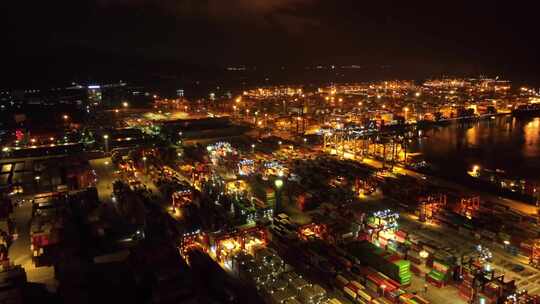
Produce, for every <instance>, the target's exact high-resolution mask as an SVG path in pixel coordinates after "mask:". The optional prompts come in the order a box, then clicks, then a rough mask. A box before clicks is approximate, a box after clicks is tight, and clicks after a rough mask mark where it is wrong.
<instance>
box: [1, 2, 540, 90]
mask: <svg viewBox="0 0 540 304" xmlns="http://www.w3.org/2000/svg"><path fill="white" fill-rule="evenodd" d="M0 10H1V11H2V13H1V21H0V22H1V23H7V24H4V25H2V28H3V34H2V36H3V37H2V40H3V41H4V43H2V46H3V48H4V50H6V49H7V52H5V53H7V55H4V56H3V61H5V62H4V63H3V64H2V70H3V71H2V73H1V74H2V80H3V83H4V84H8V85H10V84H16V83H21V82H25V81H35V80H39V79H40V78H50V77H58V78H61V77H63V74H65V75H69V76H70V77H71V76H73V75H77V76H80V77H84V74H85V73H98V74H99V73H101V74H103V73H107V72H111V73H112V72H114V73H119V74H122V72H123V71H126V70H127V69H128V68H131V67H134V66H139V67H141V70H139V71H145V69H147V70H149V72H154V71H151V70H153V69H156V70H158V69H159V68H161V67H168V68H170V67H177V68H179V69H181V68H185V67H186V66H189V67H193V66H198V67H208V66H228V65H257V66H278V65H292V64H294V65H314V64H337V65H344V64H360V65H362V64H381V65H396V66H407V68H411V67H414V68H416V69H422V70H425V71H426V72H429V71H437V72H440V71H449V72H452V71H457V70H460V69H462V70H463V71H472V72H475V73H476V72H483V71H485V72H486V73H501V74H502V75H503V76H508V77H509V78H519V79H520V80H527V79H530V80H531V81H537V80H538V79H537V78H540V77H538V76H537V75H536V72H535V70H537V69H538V68H539V67H540V64H539V61H538V59H537V57H538V55H537V54H539V51H540V47H539V43H538V41H539V39H540V38H539V35H538V33H537V30H538V28H539V26H538V25H537V20H536V19H537V18H536V15H537V12H536V10H535V9H534V7H533V6H531V4H527V3H526V2H524V1H523V2H520V1H489V2H488V1H460V0H456V1H403V0H401V1H363V0H228V1H227V0H89V1H84V0H71V1H64V0H55V1H30V0H17V1H2V4H0ZM404 74H406V71H404ZM406 76H407V75H404V77H406ZM4 86H5V85H4ZM0 87H1V86H0Z"/></svg>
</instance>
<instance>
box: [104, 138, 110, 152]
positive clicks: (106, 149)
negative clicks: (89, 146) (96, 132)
mask: <svg viewBox="0 0 540 304" xmlns="http://www.w3.org/2000/svg"><path fill="white" fill-rule="evenodd" d="M103 139H104V140H105V153H108V152H109V135H107V134H105V135H103Z"/></svg>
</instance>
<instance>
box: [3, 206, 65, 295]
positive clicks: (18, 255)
mask: <svg viewBox="0 0 540 304" xmlns="http://www.w3.org/2000/svg"><path fill="white" fill-rule="evenodd" d="M12 218H13V220H14V222H15V225H16V227H17V230H18V238H17V240H15V241H14V242H13V243H12V244H11V246H10V247H9V251H8V254H9V258H10V260H11V263H13V264H14V265H21V266H22V267H23V268H24V270H25V271H26V278H27V280H28V282H31V283H40V284H44V285H45V286H46V288H47V290H49V291H50V292H54V291H55V290H56V288H57V287H58V283H57V282H56V280H55V279H54V267H35V266H34V263H33V262H32V252H31V251H30V219H31V218H32V204H31V202H29V201H26V202H25V203H24V204H23V205H22V206H20V207H16V208H14V210H13V213H12Z"/></svg>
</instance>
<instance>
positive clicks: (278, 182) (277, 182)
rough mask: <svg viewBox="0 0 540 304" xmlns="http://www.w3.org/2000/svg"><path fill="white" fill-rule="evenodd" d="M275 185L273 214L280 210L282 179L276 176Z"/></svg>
mask: <svg viewBox="0 0 540 304" xmlns="http://www.w3.org/2000/svg"><path fill="white" fill-rule="evenodd" d="M274 185H275V186H276V205H275V206H274V214H278V213H279V212H280V211H281V188H283V180H282V179H280V178H278V179H276V180H275V181H274Z"/></svg>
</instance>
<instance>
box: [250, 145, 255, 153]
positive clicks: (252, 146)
mask: <svg viewBox="0 0 540 304" xmlns="http://www.w3.org/2000/svg"><path fill="white" fill-rule="evenodd" d="M253 152H255V144H251V153H253Z"/></svg>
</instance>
